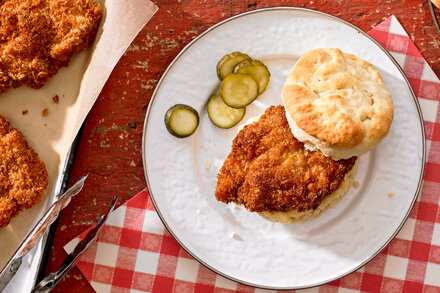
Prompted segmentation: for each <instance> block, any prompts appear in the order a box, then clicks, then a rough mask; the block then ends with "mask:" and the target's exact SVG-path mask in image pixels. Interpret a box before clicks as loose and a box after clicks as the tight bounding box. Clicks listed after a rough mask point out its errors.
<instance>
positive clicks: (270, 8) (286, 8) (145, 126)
mask: <svg viewBox="0 0 440 293" xmlns="http://www.w3.org/2000/svg"><path fill="white" fill-rule="evenodd" d="M267 11H300V12H306V13H312V14H318V15H320V16H324V17H328V18H331V19H332V20H335V21H337V22H340V23H342V24H344V25H347V26H349V27H351V28H353V29H355V30H356V31H357V32H358V33H361V34H362V35H364V36H365V37H367V38H368V39H369V40H370V41H372V42H373V43H374V44H375V45H376V46H377V47H378V48H379V49H381V50H382V51H383V52H384V53H385V55H387V57H388V58H389V59H390V60H391V61H392V62H393V64H394V66H396V68H397V69H398V70H399V72H400V74H401V75H402V77H403V78H404V80H405V82H406V85H407V86H408V89H409V91H410V93H411V96H412V98H413V102H414V104H415V106H416V109H417V114H418V117H419V122H420V128H421V134H422V158H421V159H422V168H421V170H420V174H419V181H418V183H417V189H416V191H415V193H414V195H413V199H412V201H411V204H410V206H409V208H408V210H407V212H406V214H405V216H404V217H403V220H402V221H401V223H400V224H399V226H398V227H397V229H396V230H395V231H394V233H393V234H392V235H391V236H390V238H389V239H387V240H386V241H385V243H384V244H383V245H382V246H381V247H380V248H379V249H378V250H377V251H376V252H375V253H373V254H372V255H371V256H370V257H368V258H366V259H365V260H364V261H363V262H361V263H360V264H359V265H358V266H356V267H355V268H353V269H350V270H348V271H346V272H344V273H342V274H341V275H339V276H336V277H332V278H329V279H326V280H324V281H320V282H316V283H314V284H311V285H306V286H292V287H277V286H264V285H258V284H254V283H251V282H246V281H243V280H240V279H238V278H235V277H233V276H229V275H227V274H225V273H223V272H221V271H220V270H218V269H216V268H214V267H212V266H210V265H209V264H207V263H205V262H204V261H203V260H202V259H200V258H199V257H198V256H197V255H196V254H195V253H193V252H192V251H191V250H190V249H188V248H187V247H186V246H185V244H184V243H183V242H182V241H181V240H180V239H179V238H178V237H177V236H176V235H175V233H174V232H173V230H172V229H171V228H170V227H169V226H168V224H167V222H166V220H165V218H164V217H163V215H162V213H161V212H160V209H159V208H158V205H157V203H156V201H155V199H154V195H153V192H152V189H151V187H150V182H149V179H148V172H147V162H146V160H147V154H146V151H145V147H146V134H147V126H148V121H149V117H150V111H151V108H152V105H153V103H154V101H155V98H156V96H157V93H158V92H159V90H160V87H161V84H162V82H163V81H164V79H165V78H166V76H167V74H168V73H169V72H170V71H171V69H172V68H173V66H174V64H175V63H176V62H177V61H178V59H179V58H180V57H181V56H182V55H183V54H185V52H186V51H187V50H188V49H189V48H190V47H191V46H192V45H193V44H195V43H196V42H197V41H198V40H199V39H201V38H202V37H204V36H205V35H207V34H208V33H209V32H211V31H212V30H214V29H216V28H218V27H220V26H222V25H223V24H225V23H228V22H230V21H232V20H235V19H237V18H240V17H244V16H247V15H249V14H257V13H264V12H267ZM390 17H392V16H390ZM423 122H424V119H423V114H422V111H421V107H420V103H419V101H418V98H417V96H416V94H415V93H414V90H413V88H412V86H411V84H410V82H409V80H408V77H407V76H406V74H405V72H404V71H403V69H402V68H401V66H400V65H399V64H398V63H397V61H396V60H395V59H394V57H393V56H392V55H391V53H390V52H388V51H387V50H386V49H385V48H384V47H383V46H382V45H381V44H380V43H379V42H378V41H376V40H375V39H374V38H373V37H372V36H370V35H369V34H368V33H367V32H365V31H363V30H362V29H360V28H358V27H357V26H355V25H354V24H352V23H350V22H348V21H346V20H343V19H341V18H339V17H337V16H334V15H331V14H328V13H325V12H322V11H318V10H313V9H308V8H302V7H285V6H277V7H266V8H261V9H255V10H252V11H247V12H244V13H240V14H237V15H234V16H232V17H229V18H227V19H224V20H222V21H220V22H218V23H216V24H214V25H213V26H211V27H209V28H208V29H207V30H205V31H204V32H202V33H201V34H199V35H198V36H197V37H195V38H194V39H193V40H192V41H191V42H190V43H188V44H187V45H186V46H185V47H184V48H183V49H182V50H181V51H180V52H179V53H178V54H177V55H176V57H175V58H174V59H173V61H172V62H171V63H170V64H169V65H168V67H167V68H166V70H165V71H164V73H163V74H162V76H161V78H160V80H159V82H158V83H157V85H156V88H155V89H154V92H153V94H152V96H151V98H150V101H149V103H148V108H147V111H146V115H145V119H144V126H143V130H142V167H143V171H144V177H145V181H146V184H147V190H148V193H149V196H150V199H151V202H152V203H153V206H154V208H155V210H156V213H157V214H158V216H159V218H160V220H161V222H162V223H163V225H164V226H165V228H166V229H167V231H168V232H169V233H170V235H171V236H172V237H173V238H174V239H175V240H176V241H177V243H178V244H179V245H180V247H182V248H183V249H184V250H185V251H186V252H187V253H188V254H189V255H190V256H191V257H193V258H194V259H195V260H196V261H197V262H199V263H200V264H201V265H203V266H204V267H206V268H207V269H209V270H211V271H212V272H214V273H216V274H218V275H220V276H222V277H224V278H227V279H229V280H231V281H234V282H237V283H240V284H243V285H246V286H251V287H254V288H260V289H266V290H281V291H284V290H298V289H307V288H313V287H317V286H322V285H324V284H327V283H330V282H333V281H335V280H338V279H340V278H342V277H345V276H347V275H349V274H351V273H352V272H355V271H357V270H358V269H360V268H362V267H363V266H365V265H366V264H367V263H369V262H370V261H371V260H373V259H374V258H375V257H376V256H377V255H378V254H380V253H381V252H382V251H383V250H384V249H385V248H386V247H387V246H388V244H389V243H390V242H391V241H392V240H393V239H394V238H395V236H396V235H397V234H398V233H399V232H400V230H401V229H402V227H403V225H404V224H405V223H406V221H407V219H408V217H409V214H410V213H411V211H412V209H413V207H414V204H415V202H416V200H417V197H418V195H419V194H420V192H421V189H422V185H423V178H424V173H425V167H426V155H427V154H426V135H425V128H424V123H423Z"/></svg>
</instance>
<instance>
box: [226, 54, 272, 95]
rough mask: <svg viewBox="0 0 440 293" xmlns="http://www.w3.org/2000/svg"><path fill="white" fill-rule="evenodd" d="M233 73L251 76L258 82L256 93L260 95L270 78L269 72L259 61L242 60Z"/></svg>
mask: <svg viewBox="0 0 440 293" xmlns="http://www.w3.org/2000/svg"><path fill="white" fill-rule="evenodd" d="M233 73H241V74H247V75H250V76H252V77H253V78H254V79H255V80H256V81H257V82H258V94H259V95H261V94H262V93H263V92H264V91H265V90H266V87H267V84H268V83H269V79H270V72H269V69H267V67H266V65H264V64H263V63H262V62H261V61H258V60H244V61H242V62H240V63H238V64H237V65H236V66H235V67H234V70H233Z"/></svg>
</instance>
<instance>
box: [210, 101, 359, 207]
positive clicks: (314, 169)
mask: <svg viewBox="0 0 440 293" xmlns="http://www.w3.org/2000/svg"><path fill="white" fill-rule="evenodd" d="M356 159H357V158H356V157H352V158H350V159H347V160H340V161H334V160H332V159H331V158H329V157H326V156H324V155H323V154H322V153H321V152H320V151H314V152H312V151H309V150H307V149H305V148H304V144H303V143H302V142H300V141H298V140H297V139H296V138H295V137H294V136H293V134H292V132H291V130H290V127H289V124H288V122H287V119H286V115H285V110H284V107H283V106H272V107H269V108H268V109H267V110H266V112H265V113H264V114H263V115H262V116H261V117H260V119H259V120H258V121H257V122H254V123H252V124H249V125H246V126H245V127H244V128H243V129H242V130H241V131H240V132H239V133H238V134H237V136H236V137H235V139H234V141H233V142H232V150H231V152H230V154H229V155H228V157H227V158H226V160H225V162H224V164H223V166H222V168H221V169H220V172H219V173H218V175H217V180H218V181H217V187H216V190H215V196H216V198H217V200H219V201H222V202H225V203H230V202H234V203H236V204H242V205H244V207H245V208H246V209H248V210H249V211H251V212H263V211H273V212H275V211H280V212H285V211H289V210H297V211H298V212H301V211H304V210H309V209H316V208H317V207H318V206H319V204H320V203H321V202H322V200H323V199H324V198H325V197H326V196H327V195H329V194H331V193H332V192H333V191H335V190H336V189H338V187H339V186H340V184H341V182H342V181H343V180H344V177H345V175H346V174H347V173H348V172H349V171H350V170H351V169H352V168H353V166H354V164H355V162H356Z"/></svg>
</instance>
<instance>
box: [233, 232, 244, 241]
mask: <svg viewBox="0 0 440 293" xmlns="http://www.w3.org/2000/svg"><path fill="white" fill-rule="evenodd" d="M231 238H233V239H235V240H239V241H243V238H241V237H240V235H238V234H235V233H232V234H231Z"/></svg>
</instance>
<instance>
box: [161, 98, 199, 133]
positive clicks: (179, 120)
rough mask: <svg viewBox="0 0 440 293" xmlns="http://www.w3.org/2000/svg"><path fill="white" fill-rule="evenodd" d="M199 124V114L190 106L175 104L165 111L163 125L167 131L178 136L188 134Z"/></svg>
mask: <svg viewBox="0 0 440 293" xmlns="http://www.w3.org/2000/svg"><path fill="white" fill-rule="evenodd" d="M198 125H199V114H198V113H197V111H196V110H194V109H193V108H192V107H190V106H187V105H183V104H177V105H174V106H172V107H171V108H169V109H168V111H167V112H166V113H165V126H166V128H167V130H168V132H169V133H171V134H172V135H174V136H175V137H178V138H184V137H187V136H190V135H191V134H193V133H194V131H196V129H197V126H198Z"/></svg>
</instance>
